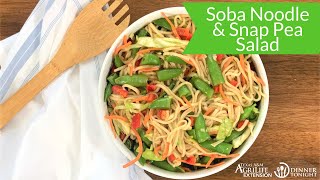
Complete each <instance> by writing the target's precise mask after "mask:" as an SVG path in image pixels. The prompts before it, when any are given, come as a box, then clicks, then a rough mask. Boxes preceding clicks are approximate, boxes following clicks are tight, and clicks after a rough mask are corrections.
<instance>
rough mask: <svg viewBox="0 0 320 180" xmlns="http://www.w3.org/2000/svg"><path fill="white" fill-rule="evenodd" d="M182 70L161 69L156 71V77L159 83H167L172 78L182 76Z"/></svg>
mask: <svg viewBox="0 0 320 180" xmlns="http://www.w3.org/2000/svg"><path fill="white" fill-rule="evenodd" d="M182 72H183V71H182V69H179V68H174V69H163V70H159V71H157V77H158V80H159V81H167V80H170V79H173V78H176V77H178V76H179V75H180V74H182Z"/></svg>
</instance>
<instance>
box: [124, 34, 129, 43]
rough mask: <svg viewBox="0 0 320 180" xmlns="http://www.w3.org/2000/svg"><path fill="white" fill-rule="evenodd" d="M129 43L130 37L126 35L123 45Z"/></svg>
mask: <svg viewBox="0 0 320 180" xmlns="http://www.w3.org/2000/svg"><path fill="white" fill-rule="evenodd" d="M127 42H128V36H127V35H124V36H123V44H127Z"/></svg>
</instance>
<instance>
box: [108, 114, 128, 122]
mask: <svg viewBox="0 0 320 180" xmlns="http://www.w3.org/2000/svg"><path fill="white" fill-rule="evenodd" d="M105 118H106V119H112V120H113V119H115V120H121V121H124V122H129V121H128V119H127V118H125V117H122V116H116V115H110V116H107V115H106V116H105Z"/></svg>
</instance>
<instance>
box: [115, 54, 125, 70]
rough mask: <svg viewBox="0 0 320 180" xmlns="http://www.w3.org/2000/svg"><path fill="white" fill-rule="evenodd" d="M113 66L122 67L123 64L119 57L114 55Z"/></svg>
mask: <svg viewBox="0 0 320 180" xmlns="http://www.w3.org/2000/svg"><path fill="white" fill-rule="evenodd" d="M114 65H115V66H116V67H117V68H118V67H121V66H123V62H122V60H121V59H120V56H119V55H116V56H115V57H114Z"/></svg>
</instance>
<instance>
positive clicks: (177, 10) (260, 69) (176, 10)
mask: <svg viewBox="0 0 320 180" xmlns="http://www.w3.org/2000/svg"><path fill="white" fill-rule="evenodd" d="M161 12H164V13H165V14H166V15H167V16H172V15H177V14H187V11H186V10H185V8H184V7H173V8H167V9H162V10H159V11H155V12H153V13H150V14H148V15H146V16H144V17H142V18H140V19H139V20H137V21H136V22H134V23H133V24H131V25H130V26H129V27H128V28H127V29H126V30H125V31H124V32H123V33H122V34H121V35H120V36H119V37H118V38H117V40H116V41H115V42H114V43H113V45H112V46H111V48H110V50H109V52H108V54H107V56H106V58H105V60H104V63H103V65H102V70H101V73H100V78H99V103H100V108H101V112H103V115H105V114H106V113H107V111H106V109H107V106H106V104H105V102H104V100H103V97H104V89H105V87H106V80H105V79H106V77H107V75H108V73H109V70H110V68H111V63H112V54H113V52H114V51H115V49H116V47H118V46H119V45H120V44H121V42H122V38H123V36H124V35H129V34H131V33H135V32H137V31H138V30H139V29H141V28H142V27H144V26H145V25H146V24H148V23H150V22H152V21H153V20H156V19H159V18H162V16H161ZM252 59H253V63H254V65H255V67H256V71H257V73H258V75H259V77H261V78H262V80H263V81H264V82H265V84H266V85H265V86H264V87H263V92H264V93H265V94H266V97H265V98H263V99H262V100H261V103H260V107H259V110H260V115H259V118H258V120H257V124H256V126H255V128H254V131H253V135H252V136H250V137H249V138H248V139H247V140H246V142H245V143H244V144H243V145H242V146H241V147H240V148H238V149H237V150H236V152H235V153H239V154H240V156H238V157H236V158H231V159H227V160H225V163H224V164H223V165H221V166H218V167H214V168H209V169H202V170H198V171H194V172H187V173H177V172H169V171H166V170H163V169H160V168H158V167H155V166H152V165H148V164H146V165H144V166H142V165H141V164H140V163H139V162H137V163H136V165H138V166H139V167H141V168H143V169H145V170H146V171H149V172H151V173H153V174H156V175H159V176H162V177H166V178H172V179H195V178H201V177H205V176H209V175H212V174H215V173H217V172H219V171H222V170H223V169H225V168H227V167H229V166H230V165H231V164H233V163H234V162H236V161H237V160H238V159H239V158H240V157H241V156H243V155H244V154H245V153H246V152H247V150H248V149H249V148H250V147H251V146H252V144H253V142H254V141H255V139H256V138H257V137H258V135H259V133H260V131H261V129H262V126H263V124H264V121H265V118H266V115H267V111H268V105H269V85H268V79H267V75H266V72H265V69H264V66H263V64H262V61H261V59H260V56H259V55H253V56H252ZM101 117H102V116H101ZM101 122H103V124H104V126H101V127H103V128H105V130H106V132H108V135H109V137H110V139H111V140H112V141H113V142H114V143H115V144H116V146H117V147H118V148H119V150H120V151H121V152H122V153H123V154H124V155H125V156H126V157H127V158H128V159H130V160H132V159H134V158H135V155H134V154H133V153H132V152H131V151H130V150H129V149H128V148H127V147H126V146H125V145H124V144H123V143H122V142H121V140H120V139H119V138H116V139H115V138H114V136H113V134H112V131H111V128H110V127H109V123H106V122H105V121H104V120H103V119H101Z"/></svg>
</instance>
